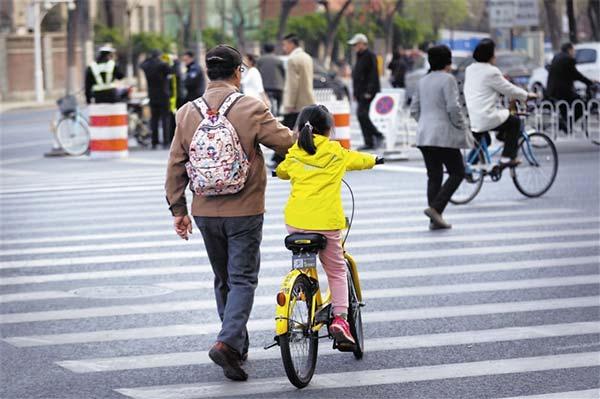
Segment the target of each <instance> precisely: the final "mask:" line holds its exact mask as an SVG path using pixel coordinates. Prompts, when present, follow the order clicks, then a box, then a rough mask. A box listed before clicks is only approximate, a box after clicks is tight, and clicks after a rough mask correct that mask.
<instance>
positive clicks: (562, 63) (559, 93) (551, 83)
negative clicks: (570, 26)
mask: <svg viewBox="0 0 600 399" xmlns="http://www.w3.org/2000/svg"><path fill="white" fill-rule="evenodd" d="M575 64H576V62H575V48H574V47H573V45H572V44H571V43H565V44H563V45H562V46H561V52H560V53H558V54H556V55H555V56H554V59H553V60H552V63H551V64H550V69H549V74H548V88H547V90H546V94H547V95H548V97H550V99H552V100H554V101H560V100H563V101H566V102H568V103H569V104H572V103H573V101H575V100H578V99H580V97H579V96H578V95H577V92H576V91H575V85H574V83H575V81H576V80H579V81H580V82H583V83H585V84H586V85H588V86H589V85H591V84H593V82H592V81H591V80H590V79H588V78H586V77H585V76H584V75H583V74H582V73H581V72H579V71H578V70H577V68H576V67H575ZM581 108H582V107H575V109H574V120H573V121H574V122H575V121H577V120H578V119H579V118H580V117H581V115H582V113H583V110H582V109H581ZM560 113H561V120H560V128H561V129H563V130H565V131H566V119H567V109H566V107H560Z"/></svg>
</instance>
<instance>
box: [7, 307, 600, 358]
mask: <svg viewBox="0 0 600 399" xmlns="http://www.w3.org/2000/svg"><path fill="white" fill-rule="evenodd" d="M271 300H272V301H273V303H274V302H275V299H274V298H272V299H271ZM599 301H600V297H598V296H588V297H575V298H560V299H543V300H538V301H525V302H504V303H487V304H477V305H464V306H437V307H433V308H415V309H406V310H396V311H384V312H369V313H365V315H364V316H363V320H364V322H365V323H378V322H384V321H401V320H427V319H435V318H440V317H443V318H447V317H460V316H476V315H489V314H502V313H518V312H535V311H540V310H549V309H553V310H554V309H570V308H583V307H593V306H598V304H599ZM193 305H194V302H189V303H185V304H183V303H180V304H177V305H174V304H172V303H168V302H164V303H162V304H160V305H158V304H157V305H154V307H155V308H157V309H159V308H162V307H166V308H168V307H171V308H172V310H173V311H177V310H178V309H179V310H182V309H190V308H191V309H193ZM185 306H188V307H189V308H186V307H185ZM131 308H134V309H135V305H131ZM111 311H112V312H115V311H114V310H112V309H111ZM115 313H116V312H115ZM274 324H275V322H274V319H272V318H269V319H251V320H250V321H249V322H248V331H250V332H253V331H269V330H271V329H273V328H274ZM220 328H221V324H220V323H205V324H189V325H169V326H162V327H146V328H143V327H142V328H130V329H122V330H104V331H93V332H82V333H64V334H50V335H34V336H22V337H8V338H3V339H2V340H3V341H4V342H7V343H9V344H11V345H13V346H17V347H32V346H47V345H66V344H76V343H89V342H110V341H119V340H128V339H150V338H159V337H161V338H164V337H182V336H189V335H204V334H210V333H217V332H218V331H219V330H220Z"/></svg>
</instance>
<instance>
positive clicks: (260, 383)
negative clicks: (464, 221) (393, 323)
mask: <svg viewBox="0 0 600 399" xmlns="http://www.w3.org/2000/svg"><path fill="white" fill-rule="evenodd" d="M599 365H600V352H585V353H577V354H568V355H556V356H539V357H529V358H517V359H502V360H487V361H481V362H471V363H455V364H441V365H435V366H421V367H410V368H397V369H386V370H362V371H355V372H345V373H329V374H320V375H316V376H315V377H313V380H312V382H311V384H310V385H309V386H308V387H306V388H305V389H306V390H317V389H333V388H349V387H361V386H370V385H386V384H398V383H406V382H415V381H432V380H441V379H447V378H464V377H476V376H484V375H499V374H510V373H526V372H532V371H544V370H558V369H570V368H578V367H594V366H599ZM294 390H295V388H293V387H291V386H290V384H289V382H288V381H287V380H285V379H284V378H265V379H263V380H254V381H249V382H248V383H246V384H224V383H220V384H219V383H206V384H185V385H173V386H169V385H165V386H156V387H141V388H122V389H117V392H119V393H121V394H123V395H125V396H128V397H131V398H134V399H192V398H208V397H211V398H214V397H223V396H233V395H252V394H260V393H263V394H265V393H275V392H282V393H283V392H291V391H294Z"/></svg>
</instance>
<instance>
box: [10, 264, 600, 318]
mask: <svg viewBox="0 0 600 399" xmlns="http://www.w3.org/2000/svg"><path fill="white" fill-rule="evenodd" d="M590 284H591V285H599V284H600V275H598V274H588V275H581V276H572V277H557V278H540V279H523V280H513V281H510V280H509V281H506V280H505V281H499V282H485V283H469V284H451V285H433V286H412V287H400V288H379V289H375V290H363V291H362V293H363V297H364V298H365V299H381V298H402V297H409V296H436V295H442V294H463V293H468V292H470V293H473V292H491V291H510V290H519V289H534V288H551V287H569V286H577V285H590ZM184 287H185V286H184ZM171 289H172V288H171ZM598 305H600V304H598ZM256 306H275V301H274V299H273V295H265V296H256V297H254V307H256ZM202 309H216V307H215V301H214V299H208V300H194V301H170V302H166V301H165V302H160V303H148V304H143V303H142V304H140V303H137V304H133V305H117V306H99V307H88V308H75V309H61V310H46V311H40V312H26V313H4V314H0V324H13V323H30V322H40V321H55V320H74V319H87V318H94V317H113V316H126V315H135V314H156V313H172V312H178V311H179V312H185V311H190V310H202Z"/></svg>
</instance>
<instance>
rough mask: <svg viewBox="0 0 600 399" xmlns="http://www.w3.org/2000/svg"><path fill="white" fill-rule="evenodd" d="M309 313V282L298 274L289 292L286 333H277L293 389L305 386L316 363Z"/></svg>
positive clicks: (310, 302) (316, 341)
mask: <svg viewBox="0 0 600 399" xmlns="http://www.w3.org/2000/svg"><path fill="white" fill-rule="evenodd" d="M313 312H314V309H312V284H311V283H310V281H309V280H308V278H306V277H304V276H300V277H298V278H297V279H296V281H295V282H294V285H293V286H292V292H291V294H290V303H289V315H288V332H287V333H286V334H282V335H280V336H279V347H280V349H281V358H282V360H283V367H284V368H285V373H286V374H287V377H288V379H289V380H290V382H291V383H292V384H294V385H295V386H296V387H297V388H304V387H305V386H307V385H308V383H309V382H310V380H311V379H312V376H313V374H314V372H315V368H316V366H317V350H318V344H319V340H318V336H317V334H318V333H313V332H312V329H311V320H312V319H313V317H312V316H313Z"/></svg>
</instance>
